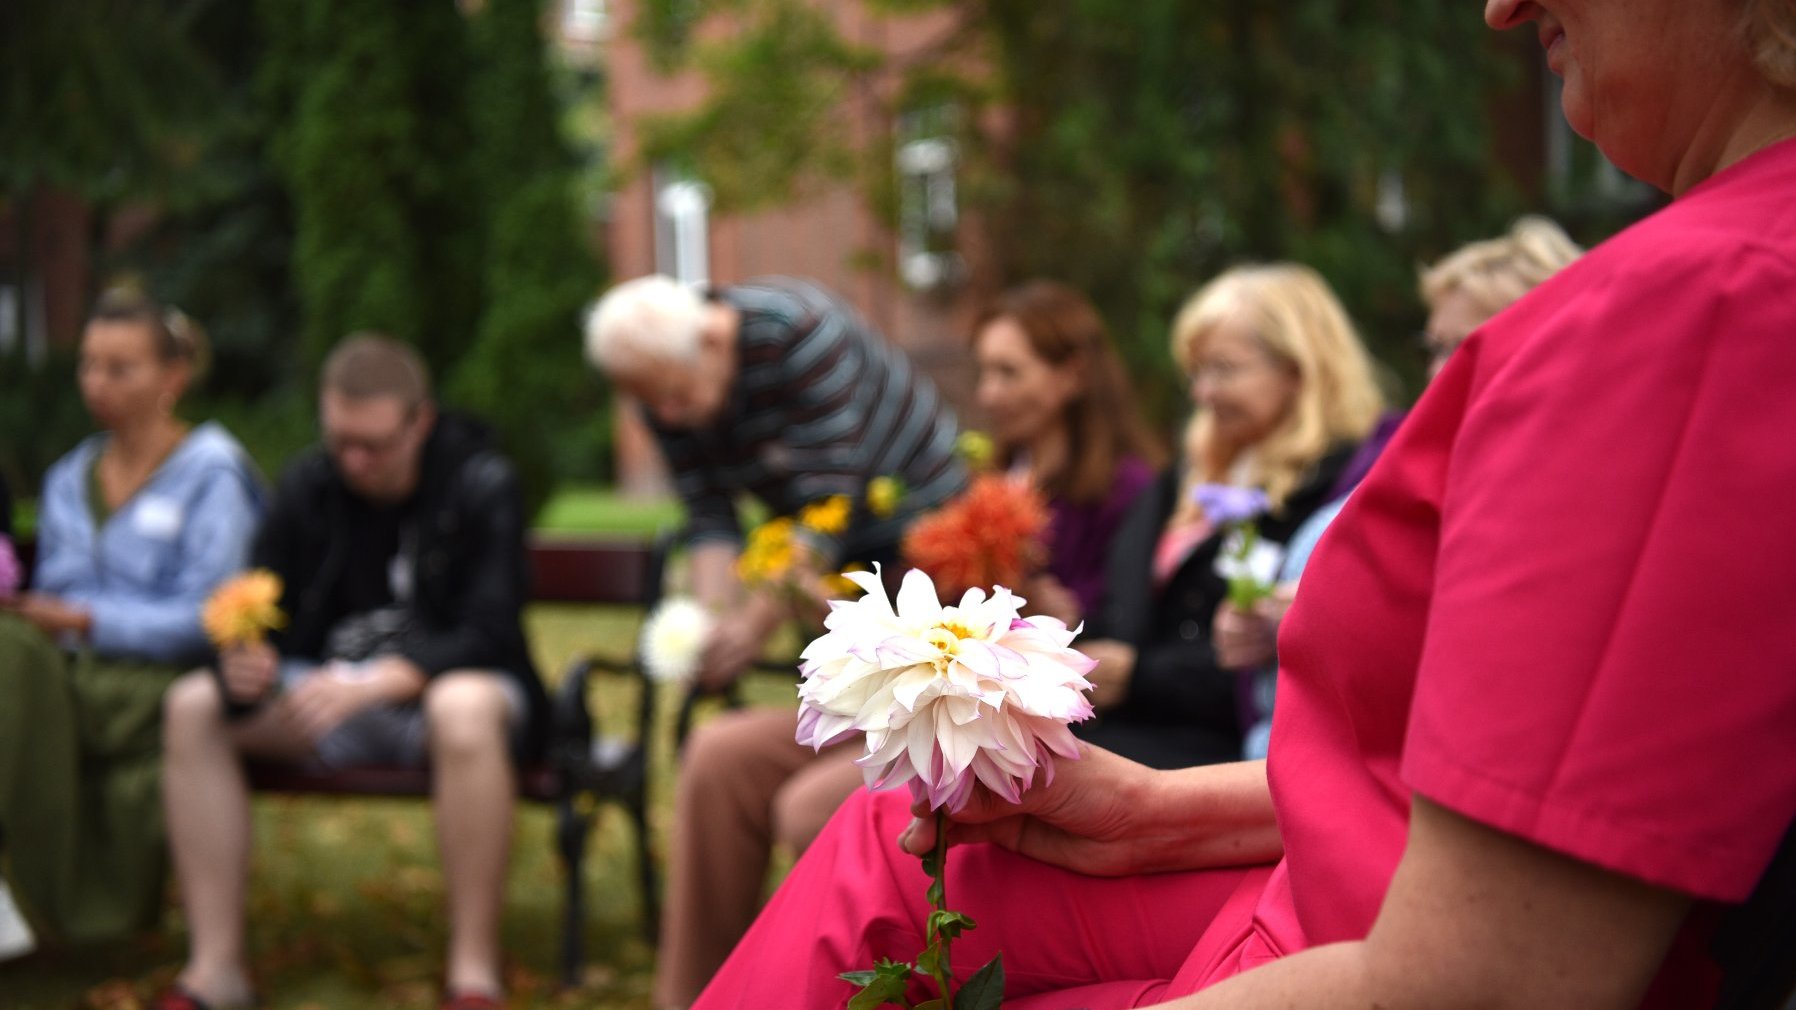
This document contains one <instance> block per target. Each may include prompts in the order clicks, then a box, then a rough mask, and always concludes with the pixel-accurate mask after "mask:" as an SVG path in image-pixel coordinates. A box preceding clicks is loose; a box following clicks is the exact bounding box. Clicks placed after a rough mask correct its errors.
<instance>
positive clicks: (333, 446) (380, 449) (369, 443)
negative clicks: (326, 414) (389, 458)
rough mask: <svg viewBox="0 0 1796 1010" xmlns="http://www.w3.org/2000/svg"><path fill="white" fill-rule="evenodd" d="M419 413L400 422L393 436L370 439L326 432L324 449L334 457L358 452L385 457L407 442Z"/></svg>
mask: <svg viewBox="0 0 1796 1010" xmlns="http://www.w3.org/2000/svg"><path fill="white" fill-rule="evenodd" d="M417 417H418V412H417V411H415V410H414V411H410V412H408V413H407V414H406V415H405V420H403V421H401V422H399V428H398V429H397V430H396V431H394V432H393V433H392V434H391V435H382V436H379V437H370V436H367V435H347V434H344V433H343V432H337V431H329V430H326V431H325V432H324V433H323V438H324V448H325V449H326V451H328V452H329V453H330V454H331V455H332V456H340V455H342V454H343V453H346V452H351V451H357V452H361V453H364V454H366V455H369V456H385V455H387V454H388V453H391V452H393V451H394V450H395V449H397V448H399V446H400V443H402V442H404V441H405V436H406V434H407V433H408V432H409V431H411V427H412V422H413V421H415V420H417Z"/></svg>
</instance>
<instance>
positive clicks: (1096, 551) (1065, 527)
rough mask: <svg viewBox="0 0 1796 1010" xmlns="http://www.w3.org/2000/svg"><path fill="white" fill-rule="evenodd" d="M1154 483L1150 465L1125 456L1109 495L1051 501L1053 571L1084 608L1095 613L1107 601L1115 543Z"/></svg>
mask: <svg viewBox="0 0 1796 1010" xmlns="http://www.w3.org/2000/svg"><path fill="white" fill-rule="evenodd" d="M1153 481H1154V471H1153V469H1152V468H1151V467H1149V466H1148V465H1147V464H1146V463H1144V462H1142V461H1141V460H1139V459H1137V458H1135V457H1134V456H1125V457H1124V458H1122V459H1120V460H1117V462H1116V474H1115V476H1114V477H1113V478H1112V481H1111V484H1110V494H1109V496H1108V497H1106V498H1105V499H1104V500H1103V501H1099V502H1090V503H1087V504H1075V503H1073V502H1069V501H1067V500H1066V499H1064V498H1055V499H1054V500H1052V501H1050V502H1048V511H1049V513H1050V516H1049V519H1048V534H1047V548H1048V574H1050V575H1052V576H1054V578H1056V579H1058V580H1059V581H1060V584H1061V585H1064V586H1065V587H1066V588H1067V589H1069V590H1071V591H1072V594H1073V595H1074V596H1076V597H1078V598H1079V609H1080V611H1081V612H1083V613H1086V614H1095V613H1097V610H1098V607H1099V605H1101V604H1102V603H1103V600H1104V569H1105V567H1106V565H1108V563H1109V558H1110V541H1111V540H1112V539H1113V538H1114V537H1115V536H1116V531H1117V530H1118V529H1119V528H1121V526H1122V521H1123V517H1124V516H1126V515H1128V514H1129V506H1131V505H1133V504H1135V499H1136V497H1137V496H1139V495H1140V494H1141V492H1142V491H1143V490H1144V489H1146V487H1147V486H1148V485H1149V484H1151V483H1153Z"/></svg>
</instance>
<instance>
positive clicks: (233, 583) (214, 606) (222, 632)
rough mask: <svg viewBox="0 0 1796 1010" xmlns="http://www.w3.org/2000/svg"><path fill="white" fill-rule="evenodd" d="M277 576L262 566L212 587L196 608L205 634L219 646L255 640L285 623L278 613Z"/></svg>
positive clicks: (278, 584)
mask: <svg viewBox="0 0 1796 1010" xmlns="http://www.w3.org/2000/svg"><path fill="white" fill-rule="evenodd" d="M280 602H281V577H280V576H278V575H276V574H274V573H273V572H271V571H268V570H267V569H265V568H258V569H256V570H254V571H250V572H244V573H243V574H242V575H239V576H237V577H236V578H234V579H231V580H230V581H228V582H225V583H224V584H223V585H221V586H219V587H218V588H217V589H216V590H214V591H213V593H212V595H211V596H210V597H208V598H207V600H206V604H205V606H204V607H202V608H201V610H200V623H201V625H203V626H204V627H205V629H206V637H208V638H210V639H212V644H213V645H215V646H217V647H218V648H220V649H227V648H230V647H232V646H236V645H256V644H259V643H260V642H261V641H262V640H263V639H264V638H265V637H267V635H268V633H269V632H270V631H273V630H274V629H276V628H282V627H285V626H286V624H287V615H286V614H283V613H281V608H280Z"/></svg>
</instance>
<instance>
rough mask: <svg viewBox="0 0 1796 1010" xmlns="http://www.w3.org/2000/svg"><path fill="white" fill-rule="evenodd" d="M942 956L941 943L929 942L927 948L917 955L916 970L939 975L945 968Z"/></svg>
mask: <svg viewBox="0 0 1796 1010" xmlns="http://www.w3.org/2000/svg"><path fill="white" fill-rule="evenodd" d="M944 956H945V955H944V954H943V953H942V947H941V944H938V943H932V944H930V945H929V947H928V949H926V950H924V951H923V953H921V954H918V955H917V972H918V973H919V974H923V975H932V976H938V977H939V976H940V975H941V974H942V973H943V972H944V971H945V970H946V966H945V965H944V963H943V958H944Z"/></svg>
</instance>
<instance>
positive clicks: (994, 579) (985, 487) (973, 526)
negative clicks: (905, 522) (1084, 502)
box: [901, 474, 1048, 595]
mask: <svg viewBox="0 0 1796 1010" xmlns="http://www.w3.org/2000/svg"><path fill="white" fill-rule="evenodd" d="M1047 526H1048V507H1047V504H1046V503H1045V502H1043V501H1042V498H1041V495H1039V494H1038V493H1036V492H1035V490H1034V489H1033V488H1031V487H1029V486H1028V485H1027V484H1023V483H1020V482H1018V481H1013V480H1011V479H1009V478H1008V477H1005V476H1002V475H999V474H983V475H981V476H979V477H976V478H974V479H973V483H972V486H970V487H968V488H967V490H966V492H965V493H964V494H962V495H961V496H960V497H958V498H956V499H954V500H953V501H950V502H949V503H947V504H946V505H944V506H942V507H941V508H940V509H937V510H936V511H935V512H932V513H930V514H929V515H926V516H924V517H923V518H921V519H919V520H917V521H916V523H914V524H912V526H911V528H910V531H909V532H908V533H906V534H905V537H904V543H903V545H902V547H901V551H902V553H903V555H904V560H905V562H906V563H907V564H910V565H912V566H914V567H916V568H920V569H922V570H923V571H924V572H925V573H926V574H927V575H928V576H929V577H930V578H931V579H933V580H934V581H935V583H936V585H937V586H938V587H940V588H941V589H942V590H943V591H944V592H949V593H952V594H955V595H958V594H959V593H961V592H964V591H965V590H967V589H970V588H972V587H974V586H978V587H980V588H982V589H988V590H989V589H990V588H991V587H993V586H1005V587H1007V588H1017V587H1020V586H1021V584H1022V581H1023V580H1024V579H1025V578H1027V577H1028V576H1029V575H1030V574H1032V573H1033V572H1035V571H1036V570H1037V569H1038V568H1040V567H1041V565H1042V563H1043V562H1044V561H1045V560H1046V556H1047V551H1046V549H1045V548H1044V547H1043V545H1042V533H1043V531H1044V530H1046V529H1047Z"/></svg>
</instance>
